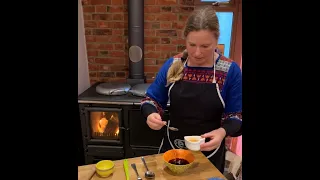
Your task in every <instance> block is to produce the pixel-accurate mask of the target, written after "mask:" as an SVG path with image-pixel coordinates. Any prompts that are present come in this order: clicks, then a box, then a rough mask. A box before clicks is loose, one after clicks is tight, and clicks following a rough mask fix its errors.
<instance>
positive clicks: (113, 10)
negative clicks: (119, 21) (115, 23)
mask: <svg viewBox="0 0 320 180" xmlns="http://www.w3.org/2000/svg"><path fill="white" fill-rule="evenodd" d="M107 12H110V13H119V12H128V9H127V7H126V6H108V7H107Z"/></svg>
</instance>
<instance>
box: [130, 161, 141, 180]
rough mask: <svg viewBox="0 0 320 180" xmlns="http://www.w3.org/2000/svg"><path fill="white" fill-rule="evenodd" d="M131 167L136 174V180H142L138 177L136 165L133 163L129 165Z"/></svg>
mask: <svg viewBox="0 0 320 180" xmlns="http://www.w3.org/2000/svg"><path fill="white" fill-rule="evenodd" d="M131 167H132V168H133V170H134V171H135V172H136V174H137V176H138V178H137V180H142V178H141V177H140V176H139V173H138V171H137V167H136V164H135V163H133V164H131Z"/></svg>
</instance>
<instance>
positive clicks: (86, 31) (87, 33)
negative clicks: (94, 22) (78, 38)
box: [84, 29, 92, 35]
mask: <svg viewBox="0 0 320 180" xmlns="http://www.w3.org/2000/svg"><path fill="white" fill-rule="evenodd" d="M84 34H85V35H92V31H91V29H85V33H84Z"/></svg>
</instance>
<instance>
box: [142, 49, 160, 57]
mask: <svg viewBox="0 0 320 180" xmlns="http://www.w3.org/2000/svg"><path fill="white" fill-rule="evenodd" d="M144 57H145V58H160V52H156V51H147V52H144Z"/></svg>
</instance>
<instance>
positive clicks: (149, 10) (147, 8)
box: [144, 6, 160, 13]
mask: <svg viewBox="0 0 320 180" xmlns="http://www.w3.org/2000/svg"><path fill="white" fill-rule="evenodd" d="M144 13H160V6H144Z"/></svg>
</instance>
